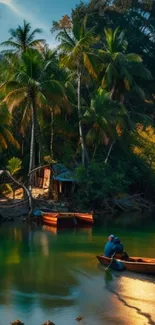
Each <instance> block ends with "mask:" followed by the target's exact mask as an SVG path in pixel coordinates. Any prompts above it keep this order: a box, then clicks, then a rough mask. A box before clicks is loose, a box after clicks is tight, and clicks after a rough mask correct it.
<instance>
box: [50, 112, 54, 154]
mask: <svg viewBox="0 0 155 325" xmlns="http://www.w3.org/2000/svg"><path fill="white" fill-rule="evenodd" d="M53 123H54V115H53V110H51V141H50V154H51V158H53V138H54V129H53Z"/></svg>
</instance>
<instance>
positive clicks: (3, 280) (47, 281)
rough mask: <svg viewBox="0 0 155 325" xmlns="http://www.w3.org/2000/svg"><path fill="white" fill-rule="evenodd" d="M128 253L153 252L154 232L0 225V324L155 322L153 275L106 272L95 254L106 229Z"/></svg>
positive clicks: (126, 324) (150, 254) (133, 324)
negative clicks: (63, 229)
mask: <svg viewBox="0 0 155 325" xmlns="http://www.w3.org/2000/svg"><path fill="white" fill-rule="evenodd" d="M111 232H112V233H114V234H116V235H117V236H120V237H121V239H122V241H123V243H124V246H125V250H126V251H127V252H128V253H129V254H130V255H137V256H148V257H153V256H154V257H155V236H154V231H153V229H152V230H149V231H143V232H141V233H140V232H135V231H131V230H126V231H123V230H122V231H120V230H119V231H117V230H116V229H115V230H113V229H110V230H107V229H101V228H100V229H80V230H76V229H73V230H70V231H67V230H65V231H60V232H58V233H57V232H56V230H55V229H52V228H51V229H50V228H48V227H47V228H46V227H43V228H42V229H40V228H34V229H32V228H31V227H28V226H25V225H22V226H15V225H6V224H5V225H4V226H1V228H0V325H7V324H9V323H10V322H11V321H13V320H15V319H17V318H18V319H20V320H22V321H23V322H24V323H25V325H41V324H42V323H43V322H45V321H46V320H48V319H50V320H51V321H53V322H54V323H55V325H74V324H78V323H77V321H76V320H75V319H76V317H78V316H82V317H83V319H82V320H81V321H80V322H79V324H81V325H87V324H88V325H103V324H105V325H106V324H107V325H109V324H121V325H143V324H155V277H151V276H146V275H144V276H142V275H136V274H132V273H128V272H124V273H118V272H115V271H110V272H107V273H106V272H105V271H104V267H102V266H99V264H98V261H97V259H96V257H95V256H96V254H100V253H102V251H103V246H104V244H105V243H106V241H107V236H108V235H109V233H111Z"/></svg>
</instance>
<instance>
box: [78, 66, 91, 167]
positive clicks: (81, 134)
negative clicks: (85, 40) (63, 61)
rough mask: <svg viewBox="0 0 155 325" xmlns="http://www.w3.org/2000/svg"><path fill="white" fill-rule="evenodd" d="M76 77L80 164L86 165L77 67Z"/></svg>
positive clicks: (86, 156)
mask: <svg viewBox="0 0 155 325" xmlns="http://www.w3.org/2000/svg"><path fill="white" fill-rule="evenodd" d="M77 78H78V89H77V93H78V117H79V135H80V145H81V150H82V165H83V166H86V162H88V161H89V159H88V153H87V152H86V148H85V144H84V136H83V129H82V114H81V103H80V102H81V73H80V71H79V69H77Z"/></svg>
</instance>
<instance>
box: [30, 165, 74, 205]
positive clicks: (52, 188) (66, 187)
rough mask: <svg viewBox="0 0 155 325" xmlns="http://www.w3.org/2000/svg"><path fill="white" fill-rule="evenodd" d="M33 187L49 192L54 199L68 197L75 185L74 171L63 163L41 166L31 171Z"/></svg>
mask: <svg viewBox="0 0 155 325" xmlns="http://www.w3.org/2000/svg"><path fill="white" fill-rule="evenodd" d="M31 174H32V175H33V179H34V182H33V187H35V188H39V189H42V190H43V191H44V192H47V190H48V193H49V198H51V199H54V200H63V199H68V198H70V197H71V195H72V190H73V187H74V185H75V182H76V180H75V176H74V172H73V171H71V170H69V169H68V168H67V167H65V166H64V165H63V164H58V163H55V164H52V165H45V166H40V167H37V168H35V169H33V170H32V171H31Z"/></svg>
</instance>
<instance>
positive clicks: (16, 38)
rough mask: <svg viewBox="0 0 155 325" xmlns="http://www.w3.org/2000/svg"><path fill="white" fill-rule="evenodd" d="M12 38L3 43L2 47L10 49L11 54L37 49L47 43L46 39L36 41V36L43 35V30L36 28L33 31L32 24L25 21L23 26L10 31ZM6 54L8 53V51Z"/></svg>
mask: <svg viewBox="0 0 155 325" xmlns="http://www.w3.org/2000/svg"><path fill="white" fill-rule="evenodd" d="M9 32H10V35H11V37H10V38H9V39H8V40H7V41H5V42H3V43H1V46H3V47H7V48H9V52H13V53H23V52H25V51H26V50H27V49H32V48H37V47H39V46H40V45H41V44H44V43H45V40H44V39H36V38H35V37H36V34H41V33H42V30H41V29H40V28H36V29H34V30H33V31H31V24H30V23H28V22H26V21H25V20H24V21H23V26H20V25H19V26H18V27H17V28H16V29H13V28H11V29H10V31H9ZM4 52H8V51H7V50H6V51H4Z"/></svg>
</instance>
